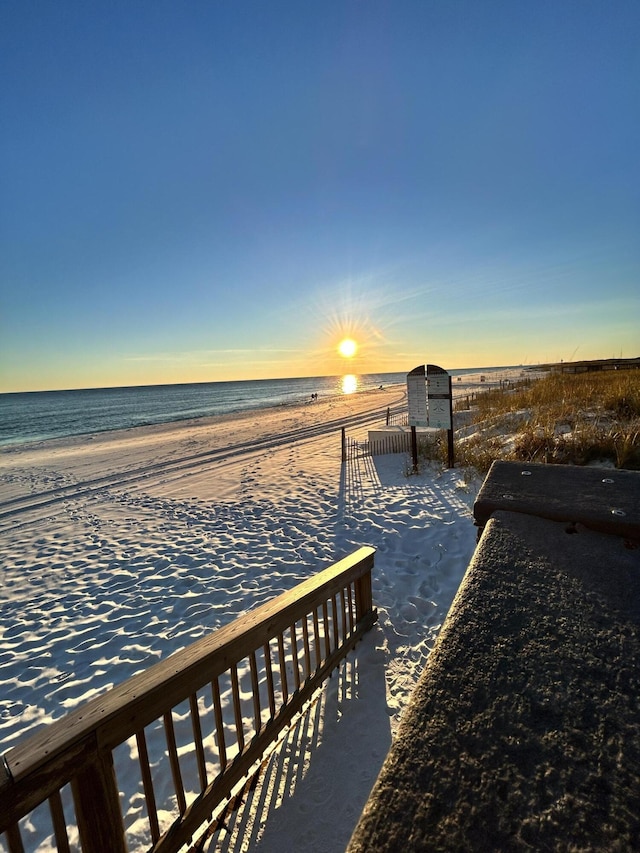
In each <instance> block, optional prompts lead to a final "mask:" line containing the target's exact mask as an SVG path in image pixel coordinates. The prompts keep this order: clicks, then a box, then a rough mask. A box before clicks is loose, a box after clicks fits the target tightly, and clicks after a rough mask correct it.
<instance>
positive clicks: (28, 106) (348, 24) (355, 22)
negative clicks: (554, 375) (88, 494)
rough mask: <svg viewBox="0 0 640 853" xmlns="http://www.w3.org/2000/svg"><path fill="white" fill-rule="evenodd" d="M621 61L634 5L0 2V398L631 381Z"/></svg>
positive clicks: (637, 230)
mask: <svg viewBox="0 0 640 853" xmlns="http://www.w3.org/2000/svg"><path fill="white" fill-rule="evenodd" d="M638 44H640V3H638V2H637V0H628V2H627V0H604V2H597V0H580V2H577V0H571V2H569V0H552V2H548V1H547V0H536V2H535V3H532V2H519V0H508V2H500V0H495V2H494V0H483V2H478V0H417V2H412V0H406V2H405V0H389V2H382V0H367V1H366V2H365V0H345V2H333V0H323V2H322V3H300V2H299V0H297V2H278V0H270V2H263V0H253V2H252V1H251V0H234V2H222V0H206V2H205V0H189V2H176V0H174V2H165V0H138V1H137V2H135V3H131V2H130V0H126V2H121V0H109V2H106V0H96V2H92V3H84V2H80V0H78V1H77V2H68V0H47V2H44V0H3V2H2V3H1V4H0V77H1V79H2V81H3V83H2V86H1V87H0V113H1V115H2V127H1V129H0V391H2V392H6V391H29V390H47V389H61V388H83V387H105V386H118V385H142V384H158V383H172V382H206V381H220V380H227V379H256V378H258V379H259V378H279V377H291V376H320V375H334V374H340V373H344V372H348V373H354V372H355V373H357V372H361V373H371V372H387V371H409V370H411V369H412V368H413V367H415V366H416V365H418V364H424V363H434V364H439V365H440V366H442V367H444V368H445V369H454V368H464V367H476V366H477V367H480V366H492V365H496V366H497V365H518V364H536V363H539V362H546V361H559V360H561V359H563V360H565V361H567V360H572V359H583V358H610V357H612V356H623V357H637V356H640V156H639V154H638V152H640V50H638ZM344 338H349V339H351V340H353V341H354V342H355V343H356V344H357V349H356V352H355V354H354V355H352V356H350V357H344V356H342V355H340V354H339V352H338V345H339V343H340V341H341V340H343V339H344ZM347 351H349V350H347Z"/></svg>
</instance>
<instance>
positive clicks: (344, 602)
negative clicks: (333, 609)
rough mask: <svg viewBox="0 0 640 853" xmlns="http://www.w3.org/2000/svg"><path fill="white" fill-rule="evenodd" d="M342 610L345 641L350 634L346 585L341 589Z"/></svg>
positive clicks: (343, 637) (343, 638)
mask: <svg viewBox="0 0 640 853" xmlns="http://www.w3.org/2000/svg"><path fill="white" fill-rule="evenodd" d="M340 612H341V614H342V642H343V643H344V642H345V640H346V639H347V636H348V631H347V596H346V594H345V591H344V587H342V589H341V590H340Z"/></svg>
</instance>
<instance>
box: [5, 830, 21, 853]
mask: <svg viewBox="0 0 640 853" xmlns="http://www.w3.org/2000/svg"><path fill="white" fill-rule="evenodd" d="M6 839H7V841H8V843H9V853H24V846H23V844H22V838H21V836H20V828H19V826H18V824H17V823H13V824H11V826H10V827H9V828H8V829H7V831H6Z"/></svg>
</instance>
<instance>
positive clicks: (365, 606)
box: [355, 571, 373, 622]
mask: <svg viewBox="0 0 640 853" xmlns="http://www.w3.org/2000/svg"><path fill="white" fill-rule="evenodd" d="M355 588H356V622H360V621H361V620H362V619H363V618H364V617H365V616H367V615H368V614H369V613H371V611H372V610H373V593H372V590H371V571H368V572H367V573H366V574H364V575H362V577H360V578H358V579H357V580H356V582H355Z"/></svg>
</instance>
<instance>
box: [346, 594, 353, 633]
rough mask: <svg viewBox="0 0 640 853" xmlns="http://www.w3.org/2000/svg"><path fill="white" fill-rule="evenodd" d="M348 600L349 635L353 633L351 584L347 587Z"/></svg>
mask: <svg viewBox="0 0 640 853" xmlns="http://www.w3.org/2000/svg"><path fill="white" fill-rule="evenodd" d="M347 599H348V602H349V610H348V614H347V615H348V617H349V619H348V621H349V633H350V634H351V633H352V632H353V621H354V620H353V584H349V586H348V587H347Z"/></svg>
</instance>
